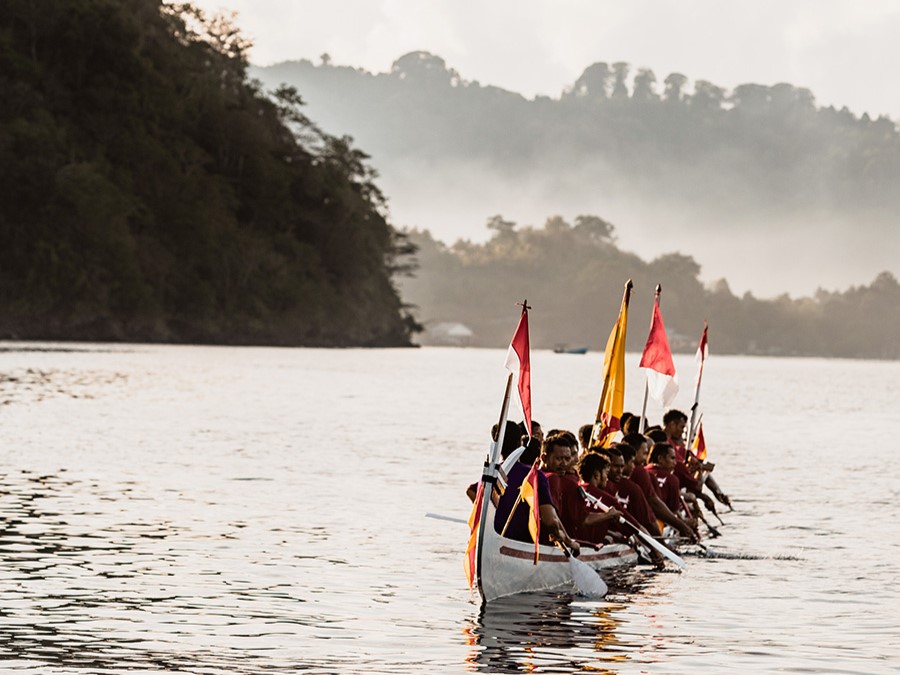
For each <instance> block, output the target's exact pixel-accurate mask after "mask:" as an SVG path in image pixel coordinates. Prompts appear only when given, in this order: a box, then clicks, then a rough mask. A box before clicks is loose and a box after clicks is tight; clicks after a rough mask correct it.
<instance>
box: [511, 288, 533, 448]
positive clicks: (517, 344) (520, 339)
mask: <svg viewBox="0 0 900 675" xmlns="http://www.w3.org/2000/svg"><path fill="white" fill-rule="evenodd" d="M530 350H531V348H530V345H529V342H528V302H527V301H526V302H523V303H522V316H521V317H520V318H519V325H518V326H516V332H515V334H514V335H513V339H512V342H510V343H509V351H507V352H506V369H507V370H508V371H509V372H511V373H513V374H514V375H515V376H516V383H517V386H516V391H517V392H518V394H519V396H518V399H519V405H521V407H522V416H523V417H524V418H525V431H526V432H527V433H528V436H529V437H530V436H531V354H530Z"/></svg>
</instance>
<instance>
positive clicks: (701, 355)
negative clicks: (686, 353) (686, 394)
mask: <svg viewBox="0 0 900 675" xmlns="http://www.w3.org/2000/svg"><path fill="white" fill-rule="evenodd" d="M708 331H709V324H708V323H707V322H706V321H704V322H703V335H701V336H700V346H699V347H697V355H696V357H694V358H695V360H696V361H697V379H696V380H695V381H694V389H696V388H697V387H699V386H700V379H701V378H702V377H703V364H704V363H705V362H706V357H708V356H709V339H708V338H707V335H706V334H707V332H708Z"/></svg>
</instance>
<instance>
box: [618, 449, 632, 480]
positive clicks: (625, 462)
mask: <svg viewBox="0 0 900 675" xmlns="http://www.w3.org/2000/svg"><path fill="white" fill-rule="evenodd" d="M616 450H618V451H619V453H620V454H621V455H622V475H623V476H630V475H631V471H632V470H633V469H634V448H632V447H631V446H630V445H628V443H619V444H618V445H616ZM614 480H618V478H616V479H614Z"/></svg>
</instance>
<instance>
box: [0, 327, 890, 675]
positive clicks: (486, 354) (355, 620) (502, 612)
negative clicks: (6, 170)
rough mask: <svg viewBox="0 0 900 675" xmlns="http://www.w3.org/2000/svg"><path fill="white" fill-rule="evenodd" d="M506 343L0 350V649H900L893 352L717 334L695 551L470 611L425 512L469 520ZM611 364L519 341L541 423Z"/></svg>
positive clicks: (879, 659) (660, 668) (835, 659)
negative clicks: (660, 568)
mask: <svg viewBox="0 0 900 675" xmlns="http://www.w3.org/2000/svg"><path fill="white" fill-rule="evenodd" d="M36 347H41V348H40V349H36ZM503 360H504V353H503V352H502V351H499V350H452V349H420V350H396V351H393V350H388V351H363V350H342V351H330V350H302V349H298V350H294V349H250V348H243V349H231V348H210V347H173V346H166V347H159V346H113V347H105V346H104V347H101V346H91V345H68V346H62V345H33V344H31V345H15V344H10V343H6V344H3V343H0V467H2V468H0V552H2V556H3V561H4V564H3V565H2V566H0V671H2V672H24V671H32V672H53V673H76V672H78V673H83V672H126V671H128V672H154V671H161V670H167V671H179V672H185V673H272V672H295V671H304V672H323V673H325V672H327V673H330V672H359V671H368V672H385V673H386V672H390V673H423V672H448V673H458V672H467V671H469V672H519V671H531V672H548V673H549V672H578V671H584V672H616V673H697V672H706V673H718V672H723V671H724V670H725V669H726V668H727V669H733V670H736V671H739V672H795V673H804V672H809V673H813V672H815V673H820V672H827V673H877V672H897V671H898V669H900V591H898V583H897V582H898V578H900V537H898V527H900V526H898V524H897V523H898V522H900V507H898V503H900V468H898V467H900V461H898V454H897V449H896V445H897V444H896V440H895V438H896V436H897V429H900V406H898V404H897V401H898V400H900V363H879V362H867V361H824V360H791V359H763V358H737V357H720V356H716V355H715V354H713V356H712V357H711V359H710V361H709V362H708V367H707V372H706V375H705V380H704V388H703V396H702V402H703V408H704V410H705V417H704V426H705V429H706V434H707V440H708V445H709V448H710V450H709V455H710V459H711V460H713V461H716V462H717V463H718V467H717V469H716V474H717V476H718V479H719V482H720V484H721V485H722V486H723V487H724V488H725V489H726V491H728V492H729V493H730V494H731V495H732V497H733V499H734V503H735V511H734V512H732V513H727V509H724V508H723V509H722V511H726V512H725V513H723V514H722V515H723V518H724V519H725V522H726V525H725V526H724V527H722V528H720V529H721V530H722V531H723V533H724V536H723V537H722V538H720V539H717V540H715V541H709V542H707V543H710V545H711V547H712V548H711V550H712V552H713V557H711V558H702V557H697V556H691V557H689V558H688V562H689V566H688V569H687V570H686V571H685V572H684V573H677V572H674V571H668V572H663V573H657V572H654V571H649V570H646V569H640V568H639V569H636V570H631V571H628V572H625V573H623V574H620V575H618V576H617V577H615V578H613V579H610V582H611V587H612V590H611V593H610V595H609V596H608V597H607V598H606V599H605V600H604V601H601V602H596V601H585V600H583V599H579V598H577V597H572V596H570V595H568V594H565V593H561V594H541V595H531V596H520V597H517V598H511V599H507V600H501V601H498V602H497V603H496V604H492V605H491V606H489V607H488V608H487V610H486V611H484V612H482V610H481V608H480V606H479V602H478V600H477V595H473V594H472V593H471V592H470V591H469V590H468V588H467V587H466V584H465V579H464V576H463V572H462V550H463V547H464V545H465V540H466V529H465V526H462V525H458V524H455V523H451V522H445V521H437V520H432V519H428V518H425V517H424V514H425V513H426V512H428V511H432V512H438V513H442V514H446V515H450V516H457V517H466V516H467V514H468V501H467V500H466V498H465V495H464V488H465V486H466V485H467V484H468V483H469V482H471V481H473V480H475V479H476V478H477V476H478V474H479V468H480V462H481V460H482V458H483V455H484V452H485V450H486V447H487V444H486V429H487V428H488V427H489V426H490V425H491V424H492V423H493V421H494V420H495V418H496V416H497V414H498V411H499V403H500V397H501V395H502V388H503V385H504V382H505V373H504V371H503V370H502V363H503ZM601 360H602V357H601V355H599V354H588V355H587V356H574V355H556V354H552V353H548V352H536V353H535V354H534V355H533V382H534V401H535V417H536V418H537V419H539V420H540V421H541V422H542V423H543V424H544V427H545V428H549V427H551V426H562V427H570V428H574V427H577V426H578V425H580V424H582V423H584V422H587V421H590V420H591V418H592V416H593V414H594V412H595V409H596V404H597V397H598V396H599V390H600V385H599V375H600V369H601ZM676 365H677V366H678V368H679V371H680V373H681V379H682V383H683V384H682V387H683V390H684V391H683V392H682V394H681V395H680V397H679V400H678V404H679V405H680V406H681V407H683V408H684V409H687V408H688V407H689V405H690V399H691V394H690V392H689V391H688V390H689V389H690V382H691V381H692V378H693V374H694V363H693V359H692V358H691V357H684V358H678V359H676ZM629 366H630V367H631V368H632V369H633V371H632V372H633V373H634V375H633V376H632V377H631V380H630V384H629V391H628V401H627V405H628V407H629V408H630V409H636V408H638V407H639V405H640V395H641V393H642V386H643V381H642V380H641V379H640V376H639V375H638V373H637V370H636V357H635V356H634V355H630V357H629ZM651 413H652V414H654V415H657V414H658V411H651ZM713 522H715V521H713Z"/></svg>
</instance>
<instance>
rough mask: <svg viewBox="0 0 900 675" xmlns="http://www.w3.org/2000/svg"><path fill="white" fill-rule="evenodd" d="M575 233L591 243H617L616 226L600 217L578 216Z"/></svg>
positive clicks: (574, 228)
mask: <svg viewBox="0 0 900 675" xmlns="http://www.w3.org/2000/svg"><path fill="white" fill-rule="evenodd" d="M572 229H573V231H574V232H575V233H576V234H577V235H579V236H580V237H583V238H585V239H587V240H588V241H590V242H594V243H598V242H613V241H615V230H616V228H615V225H613V224H612V223H610V222H609V221H606V220H603V218H600V217H599V216H576V217H575V227H573V228H572Z"/></svg>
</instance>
